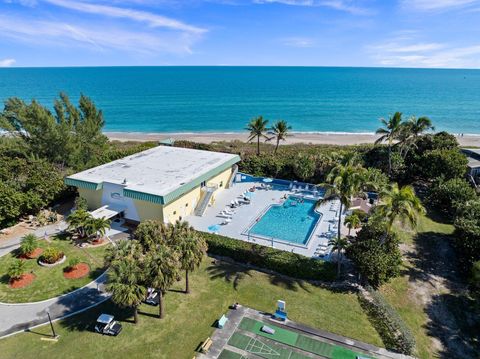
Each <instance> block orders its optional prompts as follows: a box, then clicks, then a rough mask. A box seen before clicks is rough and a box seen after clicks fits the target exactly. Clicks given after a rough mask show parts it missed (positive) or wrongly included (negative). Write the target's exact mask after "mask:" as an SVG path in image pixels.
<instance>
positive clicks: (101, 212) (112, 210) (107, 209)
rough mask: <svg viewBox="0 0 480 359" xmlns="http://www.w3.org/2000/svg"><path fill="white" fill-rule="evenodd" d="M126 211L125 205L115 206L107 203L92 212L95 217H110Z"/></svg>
mask: <svg viewBox="0 0 480 359" xmlns="http://www.w3.org/2000/svg"><path fill="white" fill-rule="evenodd" d="M123 211H125V207H121V206H115V205H111V204H109V205H106V206H103V207H100V208H97V209H96V210H94V211H92V212H90V214H91V215H92V217H93V218H105V219H109V218H112V217H115V216H116V215H117V214H119V213H121V212H123Z"/></svg>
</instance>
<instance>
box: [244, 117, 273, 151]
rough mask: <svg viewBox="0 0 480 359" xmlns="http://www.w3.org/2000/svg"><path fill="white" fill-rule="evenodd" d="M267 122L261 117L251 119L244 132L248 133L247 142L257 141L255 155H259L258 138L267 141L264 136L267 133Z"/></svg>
mask: <svg viewBox="0 0 480 359" xmlns="http://www.w3.org/2000/svg"><path fill="white" fill-rule="evenodd" d="M267 124H268V120H265V119H264V118H263V117H262V116H258V117H256V118H254V119H252V120H251V121H250V122H249V123H248V124H247V127H246V130H247V131H249V132H250V136H249V137H248V142H252V141H253V140H254V139H257V155H260V138H262V137H263V138H265V139H268V137H267V136H266V135H265V131H267Z"/></svg>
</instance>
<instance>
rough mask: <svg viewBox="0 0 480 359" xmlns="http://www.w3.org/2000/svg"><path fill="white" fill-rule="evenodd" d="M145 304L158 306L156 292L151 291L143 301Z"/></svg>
mask: <svg viewBox="0 0 480 359" xmlns="http://www.w3.org/2000/svg"><path fill="white" fill-rule="evenodd" d="M145 303H146V304H149V305H154V306H157V305H158V304H159V297H158V292H157V291H151V292H150V293H149V294H148V296H147V299H145Z"/></svg>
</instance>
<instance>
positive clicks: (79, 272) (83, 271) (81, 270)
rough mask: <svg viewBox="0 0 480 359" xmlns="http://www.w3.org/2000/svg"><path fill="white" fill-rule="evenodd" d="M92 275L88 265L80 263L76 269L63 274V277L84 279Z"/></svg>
mask: <svg viewBox="0 0 480 359" xmlns="http://www.w3.org/2000/svg"><path fill="white" fill-rule="evenodd" d="M88 273H90V267H89V266H88V264H87V263H78V264H77V265H76V266H75V267H73V268H71V269H69V270H66V271H64V272H63V276H64V277H65V278H67V279H78V278H83V277H85V276H87V275H88Z"/></svg>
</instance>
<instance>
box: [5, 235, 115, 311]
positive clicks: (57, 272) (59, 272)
mask: <svg viewBox="0 0 480 359" xmlns="http://www.w3.org/2000/svg"><path fill="white" fill-rule="evenodd" d="M49 245H51V246H54V247H56V248H59V249H60V250H62V251H63V252H64V253H65V255H66V256H67V260H66V261H65V263H62V264H59V265H57V266H55V267H51V268H48V267H42V266H40V265H39V264H38V263H37V260H36V259H29V260H27V261H26V262H27V266H26V270H25V272H27V273H28V272H33V273H34V274H35V276H36V279H35V280H34V281H33V283H31V284H30V285H29V286H28V287H25V288H18V289H12V288H10V286H9V284H8V283H9V278H8V275H7V274H6V273H7V270H8V267H9V265H10V263H11V262H12V261H14V260H15V255H14V254H13V253H10V254H7V255H6V256H3V257H1V258H0V302H6V303H22V302H34V301H39V300H44V299H48V298H52V297H55V296H58V295H61V294H64V293H68V292H71V291H72V290H74V289H77V288H80V287H83V286H84V285H85V284H87V283H89V282H91V281H92V280H93V279H95V278H96V277H98V276H99V275H100V274H101V273H102V272H103V256H104V253H105V249H106V248H107V246H101V247H98V248H79V247H75V246H74V245H73V244H72V243H71V241H70V240H68V239H57V238H54V239H52V241H51V243H47V242H45V241H43V240H42V241H39V246H40V247H42V248H46V247H48V246H49ZM73 257H76V258H78V259H80V261H81V262H84V263H88V265H89V266H90V274H89V275H88V276H86V277H84V278H80V279H65V278H64V277H63V270H64V268H65V267H67V266H68V260H69V258H73Z"/></svg>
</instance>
